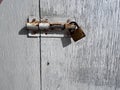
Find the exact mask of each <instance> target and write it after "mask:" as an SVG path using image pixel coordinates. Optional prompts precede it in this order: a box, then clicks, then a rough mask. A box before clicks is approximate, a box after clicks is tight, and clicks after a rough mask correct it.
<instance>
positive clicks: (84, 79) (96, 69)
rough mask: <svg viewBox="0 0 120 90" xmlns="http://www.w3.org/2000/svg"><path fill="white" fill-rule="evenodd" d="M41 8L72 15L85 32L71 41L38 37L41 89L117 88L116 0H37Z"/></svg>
mask: <svg viewBox="0 0 120 90" xmlns="http://www.w3.org/2000/svg"><path fill="white" fill-rule="evenodd" d="M41 11H42V12H41V14H42V17H44V16H49V17H61V18H62V17H75V19H76V22H78V23H79V25H80V26H81V28H83V30H84V31H85V33H86V37H85V38H84V39H82V40H80V41H78V42H76V43H75V42H73V41H71V42H72V43H71V44H69V43H68V42H69V40H68V39H67V38H62V39H61V38H42V43H41V44H42V78H43V80H42V82H43V90H120V65H119V64H120V30H119V29H120V1H119V0H41ZM62 44H63V45H62ZM68 44H69V45H68Z"/></svg>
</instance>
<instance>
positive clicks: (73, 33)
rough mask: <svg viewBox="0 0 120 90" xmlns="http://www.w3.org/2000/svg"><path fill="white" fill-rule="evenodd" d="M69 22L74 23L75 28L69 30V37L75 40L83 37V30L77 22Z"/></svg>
mask: <svg viewBox="0 0 120 90" xmlns="http://www.w3.org/2000/svg"><path fill="white" fill-rule="evenodd" d="M70 24H74V25H76V29H75V30H69V32H70V34H71V37H72V39H73V40H74V41H75V42H76V41H78V40H80V39H82V38H83V37H85V33H84V32H83V30H82V29H81V27H79V26H78V24H77V23H76V22H70Z"/></svg>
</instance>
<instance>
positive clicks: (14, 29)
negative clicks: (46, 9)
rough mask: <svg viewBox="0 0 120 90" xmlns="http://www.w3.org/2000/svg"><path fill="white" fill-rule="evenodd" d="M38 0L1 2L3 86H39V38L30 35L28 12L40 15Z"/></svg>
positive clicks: (27, 89)
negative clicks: (27, 27) (27, 22)
mask: <svg viewBox="0 0 120 90" xmlns="http://www.w3.org/2000/svg"><path fill="white" fill-rule="evenodd" d="M38 4H39V2H38V0H22V1H21V0H2V1H1V4H0V90H40V78H39V75H40V74H39V71H40V68H39V60H40V54H39V39H38V38H27V33H26V31H25V29H24V28H23V27H24V26H25V23H26V21H27V17H28V16H29V15H35V16H36V17H38V13H39V12H38Z"/></svg>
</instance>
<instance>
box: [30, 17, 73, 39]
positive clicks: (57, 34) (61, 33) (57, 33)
mask: <svg viewBox="0 0 120 90" xmlns="http://www.w3.org/2000/svg"><path fill="white" fill-rule="evenodd" d="M46 18H47V19H48V20H49V21H51V22H54V21H59V22H61V23H63V22H66V20H68V17H44V18H43V19H41V20H46ZM69 19H70V20H72V21H75V19H74V18H72V17H70V18H69ZM32 20H36V21H39V18H36V17H35V16H29V18H28V22H32ZM28 36H29V37H36V38H37V37H40V36H41V37H43V38H62V37H67V38H70V37H71V35H70V33H69V32H68V31H67V30H50V31H44V32H43V31H40V30H35V31H34V30H28Z"/></svg>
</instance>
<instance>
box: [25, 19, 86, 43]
mask: <svg viewBox="0 0 120 90" xmlns="http://www.w3.org/2000/svg"><path fill="white" fill-rule="evenodd" d="M26 26H27V30H29V33H28V36H30V37H39V36H47V35H48V36H51V37H52V36H53V37H54V36H55V35H54V33H52V31H54V32H55V33H57V32H58V31H59V33H60V32H63V31H65V32H66V34H64V35H62V33H61V35H58V36H57V37H72V39H73V40H74V41H78V40H80V39H82V38H83V37H85V33H84V32H83V30H82V29H81V28H80V27H79V25H78V24H77V23H76V22H74V21H73V22H72V21H71V22H70V21H69V22H68V21H67V22H65V23H61V22H49V21H48V20H47V19H45V20H37V19H36V18H32V19H31V20H30V19H29V21H28V22H27V24H26ZM48 32H50V33H49V34H48Z"/></svg>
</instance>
